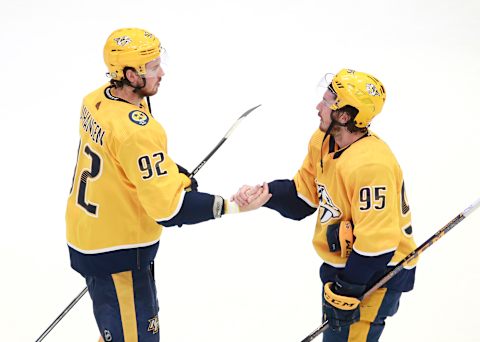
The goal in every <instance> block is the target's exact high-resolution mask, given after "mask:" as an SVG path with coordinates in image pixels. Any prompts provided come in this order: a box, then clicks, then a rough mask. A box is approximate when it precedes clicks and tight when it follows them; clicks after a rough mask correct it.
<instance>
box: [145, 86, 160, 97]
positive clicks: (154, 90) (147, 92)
mask: <svg viewBox="0 0 480 342" xmlns="http://www.w3.org/2000/svg"><path fill="white" fill-rule="evenodd" d="M156 93H158V86H154V87H152V88H150V89H145V90H144V91H143V95H144V96H153V95H155V94H156Z"/></svg>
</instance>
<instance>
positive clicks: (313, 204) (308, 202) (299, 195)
mask: <svg viewBox="0 0 480 342" xmlns="http://www.w3.org/2000/svg"><path fill="white" fill-rule="evenodd" d="M297 196H298V198H300V199H301V200H303V201H304V202H305V203H307V204H308V205H309V206H311V207H312V208H317V205H316V204H315V203H312V202H310V201H309V199H308V198H306V197H305V196H303V195H302V194H300V193H298V192H297Z"/></svg>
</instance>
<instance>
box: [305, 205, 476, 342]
mask: <svg viewBox="0 0 480 342" xmlns="http://www.w3.org/2000/svg"><path fill="white" fill-rule="evenodd" d="M479 206H480V198H479V199H477V200H476V201H475V202H473V204H471V205H470V206H469V207H468V208H467V209H465V210H464V211H462V212H461V213H460V214H458V215H457V216H456V217H455V218H454V219H453V220H451V221H450V222H448V223H447V224H446V225H445V226H443V228H441V229H440V230H439V231H437V232H436V233H435V234H434V235H432V236H431V237H430V238H429V239H428V240H427V241H425V242H424V243H423V244H422V245H421V246H419V247H417V249H415V250H414V251H413V252H411V253H410V254H409V255H407V256H406V257H405V258H404V259H403V260H402V261H400V262H399V263H398V265H397V266H395V267H394V268H393V269H392V270H391V271H389V272H387V273H386V274H385V275H384V276H383V277H382V278H381V279H380V280H379V281H378V282H376V283H375V284H374V285H373V286H372V287H371V288H370V289H369V290H368V291H367V292H365V293H364V294H363V295H361V296H360V297H359V298H358V299H359V300H360V301H361V300H363V299H364V298H366V297H368V296H370V295H371V294H372V293H373V292H375V291H376V290H378V288H380V287H381V286H382V285H384V284H385V283H386V282H387V281H389V280H390V279H392V278H393V277H394V276H395V275H397V274H398V273H399V272H400V271H401V270H402V269H403V268H404V266H405V265H406V264H407V263H408V262H410V261H411V260H413V259H415V258H416V257H418V256H419V255H420V254H422V253H423V252H424V251H425V250H426V249H427V248H428V247H430V246H431V245H433V244H434V243H435V242H437V241H438V240H439V239H440V238H441V237H443V236H444V235H445V234H447V233H448V231H449V230H450V229H452V228H453V227H455V226H456V225H457V224H459V223H460V222H462V221H463V219H464V218H466V217H467V216H468V215H470V214H471V213H472V212H473V211H474V210H475V209H477V208H478V207H479ZM327 328H328V320H326V321H325V322H323V324H322V325H321V326H319V327H318V328H317V329H315V330H314V331H313V332H312V333H310V335H308V336H307V337H305V338H304V339H303V340H302V342H310V341H312V340H313V339H314V338H315V337H317V336H318V335H320V334H321V333H323V332H324V331H325V330H327Z"/></svg>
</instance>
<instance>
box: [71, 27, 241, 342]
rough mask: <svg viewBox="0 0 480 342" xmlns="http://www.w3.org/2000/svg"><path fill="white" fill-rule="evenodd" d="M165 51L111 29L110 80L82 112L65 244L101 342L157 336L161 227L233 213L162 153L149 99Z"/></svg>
mask: <svg viewBox="0 0 480 342" xmlns="http://www.w3.org/2000/svg"><path fill="white" fill-rule="evenodd" d="M162 51H163V50H162V48H161V45H160V41H159V40H158V39H157V38H156V37H155V36H154V35H153V34H151V33H149V32H147V31H145V30H142V29H138V28H126V29H120V30H116V31H114V32H113V33H112V34H111V35H110V36H109V37H108V39H107V42H106V44H105V48H104V60H105V63H106V65H107V68H108V74H107V75H108V76H109V77H110V78H111V81H110V83H108V84H106V85H103V86H101V87H100V88H99V89H97V90H95V91H93V92H92V93H90V94H88V95H87V96H86V97H85V98H84V100H83V104H82V107H81V111H80V120H79V124H80V146H79V149H78V158H77V165H76V167H75V173H74V177H73V184H72V188H71V190H70V196H69V198H68V204H67V210H66V225H67V242H68V249H69V253H70V260H71V266H72V267H73V269H75V270H76V271H78V272H79V273H80V274H81V275H82V276H83V277H85V279H86V283H87V286H88V291H89V293H90V296H91V298H92V301H93V310H94V314H95V319H96V321H97V324H98V328H99V330H100V333H101V335H102V336H103V339H104V340H105V341H126V342H133V341H135V342H136V341H159V323H158V302H157V294H156V287H155V283H154V279H153V275H154V274H153V273H154V272H153V260H154V258H155V255H156V253H157V250H158V247H159V239H160V234H161V232H162V226H174V225H181V224H194V223H198V222H202V221H206V220H210V219H215V218H219V217H220V216H221V215H222V214H224V213H229V212H238V206H236V205H234V204H233V203H230V204H227V203H226V202H225V201H224V200H223V198H222V197H220V196H214V195H210V194H207V193H201V192H198V191H195V190H196V181H195V180H194V179H190V178H189V177H188V176H187V175H188V172H187V171H186V170H185V169H183V168H181V167H178V166H177V165H176V164H175V162H174V161H173V160H172V159H171V157H170V156H169V155H168V152H167V138H166V134H165V131H164V129H163V127H162V126H161V125H160V123H159V122H157V121H156V120H155V119H154V118H153V117H152V115H151V113H150V109H149V107H148V105H147V103H146V102H145V97H148V96H153V95H155V94H156V93H157V91H158V88H159V86H160V82H161V80H162V77H163V76H164V71H163V69H162V64H161V62H162V57H163V55H162ZM187 188H191V189H192V191H186V190H185V189H187ZM242 210H245V208H243V209H242ZM247 210H248V208H247Z"/></svg>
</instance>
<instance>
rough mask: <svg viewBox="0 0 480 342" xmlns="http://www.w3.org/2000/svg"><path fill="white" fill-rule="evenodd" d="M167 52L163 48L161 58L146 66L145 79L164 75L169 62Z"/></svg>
mask: <svg viewBox="0 0 480 342" xmlns="http://www.w3.org/2000/svg"><path fill="white" fill-rule="evenodd" d="M167 59H168V58H167V51H166V50H165V49H164V48H163V47H162V48H161V49H160V56H159V57H158V58H156V59H154V60H152V61H150V62H148V63H147V64H145V75H144V76H145V77H146V78H149V77H158V75H159V74H162V75H163V73H164V70H165V66H166V61H167Z"/></svg>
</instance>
